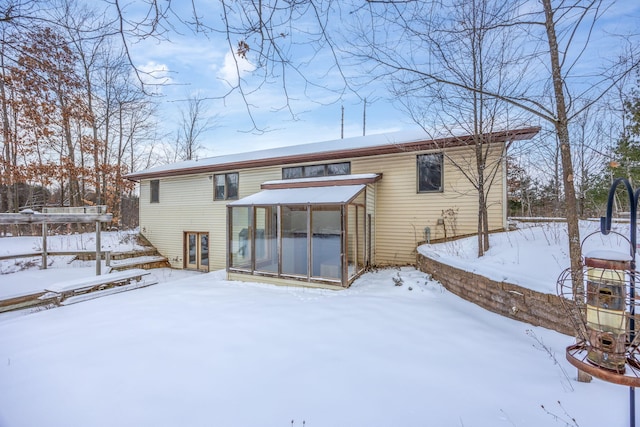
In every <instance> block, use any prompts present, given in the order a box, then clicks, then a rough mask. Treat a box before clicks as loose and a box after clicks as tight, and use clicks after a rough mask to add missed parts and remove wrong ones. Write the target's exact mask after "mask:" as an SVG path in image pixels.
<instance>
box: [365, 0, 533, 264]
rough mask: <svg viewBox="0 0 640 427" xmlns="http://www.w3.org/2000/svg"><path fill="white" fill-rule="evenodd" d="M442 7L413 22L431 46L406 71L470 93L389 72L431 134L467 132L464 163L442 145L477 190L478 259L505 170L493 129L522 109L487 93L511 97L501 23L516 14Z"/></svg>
mask: <svg viewBox="0 0 640 427" xmlns="http://www.w3.org/2000/svg"><path fill="white" fill-rule="evenodd" d="M442 7H443V8H444V9H445V10H443V11H442V13H441V14H440V15H438V16H433V15H422V16H419V15H417V16H416V17H415V19H416V20H419V21H420V22H419V23H416V26H419V27H423V28H425V29H426V30H425V31H423V32H422V33H421V39H422V41H424V43H425V44H426V45H427V46H429V47H430V48H429V50H428V51H429V52H430V55H429V62H428V64H426V63H425V62H424V61H425V59H424V55H417V54H416V55H415V56H412V57H410V58H405V60H406V61H407V64H410V67H411V69H415V70H420V69H422V68H423V67H425V66H429V67H432V72H433V73H438V74H440V75H449V76H455V78H456V79H457V80H458V81H460V82H465V83H466V84H469V85H470V86H473V87H476V88H478V90H477V91H471V92H470V91H468V90H467V89H465V88H461V87H459V86H455V85H451V84H445V83H444V82H430V81H428V80H425V79H423V78H420V77H418V78H416V75H415V74H414V73H410V72H407V73H394V74H392V75H391V76H390V77H391V79H392V80H391V81H392V84H393V88H394V93H395V94H396V96H398V97H399V99H400V100H401V101H402V103H403V106H404V108H405V110H406V111H407V113H408V114H409V115H410V116H411V117H412V118H413V120H414V121H415V122H417V123H418V124H420V125H421V126H422V127H423V128H424V130H425V131H427V132H428V133H432V132H433V129H436V132H438V133H439V136H448V137H450V140H451V141H452V142H453V143H454V144H455V142H456V137H458V136H460V135H461V134H465V135H473V143H472V148H473V150H474V151H473V152H474V156H473V159H469V160H470V161H464V160H462V159H456V158H455V157H450V156H447V153H448V151H447V150H446V148H447V147H446V146H444V147H442V148H443V152H444V154H445V156H447V157H448V160H449V161H450V162H451V163H452V164H453V165H454V167H456V168H457V169H458V170H459V172H460V173H461V174H462V175H463V176H464V177H465V178H466V179H467V181H469V182H470V183H471V185H472V186H473V188H474V189H475V191H476V193H477V198H478V226H477V230H478V233H477V237H478V256H482V255H484V253H485V252H486V251H487V250H488V249H489V232H490V229H489V210H488V200H489V193H490V192H491V189H492V187H493V185H494V184H495V178H496V177H497V176H498V173H499V172H500V171H501V170H502V169H503V167H504V157H505V155H506V149H507V147H508V146H509V144H508V143H502V142H500V143H497V142H495V141H493V140H492V134H493V133H494V132H496V131H500V130H505V128H506V127H508V126H511V127H513V126H520V125H522V124H523V123H524V121H523V120H522V118H521V117H518V114H517V113H520V112H518V111H517V110H516V112H515V113H514V112H512V111H510V109H511V110H515V109H513V108H509V107H510V105H509V104H508V103H505V102H504V101H502V100H500V99H498V98H496V97H494V96H489V95H487V94H486V93H485V90H489V89H490V88H494V87H499V88H500V89H501V91H502V93H504V94H505V95H506V94H512V93H515V91H516V89H517V88H518V86H519V85H520V83H521V81H522V76H520V75H518V74H517V73H514V72H513V70H512V69H511V67H510V64H511V63H512V62H514V61H515V58H513V55H514V54H515V50H514V49H513V46H512V45H511V44H512V42H513V39H514V37H513V36H512V34H511V33H512V32H513V31H512V28H511V27H507V26H505V25H504V23H505V22H508V20H509V19H510V17H511V16H512V15H513V13H514V11H512V10H509V9H508V8H507V7H506V6H505V4H504V3H498V2H492V1H490V0H471V1H452V2H451V3H450V4H448V5H443V6H442ZM365 46H366V44H365ZM367 49H368V47H367ZM366 55H367V56H368V54H366ZM409 61H411V62H409ZM436 69H437V71H436ZM520 116H522V113H520ZM434 137H435V136H434ZM434 139H435V138H434Z"/></svg>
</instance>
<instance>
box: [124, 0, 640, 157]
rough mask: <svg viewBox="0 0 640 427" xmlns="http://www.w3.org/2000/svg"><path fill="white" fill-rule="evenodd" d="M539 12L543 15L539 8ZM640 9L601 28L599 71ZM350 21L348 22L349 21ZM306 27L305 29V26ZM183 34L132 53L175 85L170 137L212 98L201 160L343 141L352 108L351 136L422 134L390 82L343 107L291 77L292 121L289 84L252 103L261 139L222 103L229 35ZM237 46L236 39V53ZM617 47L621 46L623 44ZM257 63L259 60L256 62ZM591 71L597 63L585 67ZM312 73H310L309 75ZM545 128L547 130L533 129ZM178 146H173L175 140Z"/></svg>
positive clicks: (208, 6)
mask: <svg viewBox="0 0 640 427" xmlns="http://www.w3.org/2000/svg"><path fill="white" fill-rule="evenodd" d="M173 4H174V7H176V8H177V9H176V11H177V12H178V13H182V14H183V16H187V15H184V14H185V13H188V11H185V10H182V11H181V10H180V9H179V8H180V7H183V6H185V5H188V4H190V2H173ZM196 4H197V5H198V8H199V9H198V11H199V12H200V13H201V16H200V17H201V18H202V19H203V21H206V22H212V23H215V24H216V26H218V27H220V18H219V16H220V11H219V10H218V8H219V3H218V2H203V3H202V4H198V3H196ZM535 7H538V5H537V4H536V5H535ZM639 17H640V5H639V4H637V2H633V1H630V0H624V1H619V2H617V3H613V4H612V5H611V6H609V7H608V8H607V9H606V11H605V14H604V17H603V19H602V21H601V22H600V24H599V26H598V33H597V36H596V37H593V38H592V42H591V46H592V48H593V53H591V54H590V57H591V58H594V61H597V62H594V65H595V64H599V63H600V61H602V60H606V59H610V58H608V57H609V56H610V55H611V51H612V46H611V44H610V42H608V41H607V40H608V38H607V37H602V34H607V33H617V32H620V31H626V30H629V28H631V27H635V29H637V30H639V31H640V29H638V24H637V22H638V19H640V18H639ZM341 18H342V19H346V18H344V17H341ZM298 26H301V25H298ZM175 30H176V31H170V32H168V33H167V38H169V39H170V40H165V39H161V40H157V39H147V40H143V41H141V42H138V43H134V44H131V46H130V51H131V54H132V57H133V60H134V62H135V63H136V65H137V66H138V67H139V68H140V69H142V70H147V71H152V72H153V73H154V74H155V75H157V76H158V77H159V80H160V81H163V82H165V83H168V84H167V85H164V86H162V87H159V88H158V89H157V91H158V94H159V95H161V96H160V105H161V108H160V115H161V119H160V122H161V126H162V127H163V128H164V129H165V131H166V132H171V133H175V130H176V129H177V126H178V122H179V117H180V109H183V110H184V109H185V99H187V98H188V97H189V96H193V95H194V94H198V96H200V97H204V98H209V101H207V105H208V111H209V113H210V114H211V115H212V116H214V115H215V116H216V119H215V120H214V121H215V124H214V126H213V127H212V128H211V129H210V130H209V131H208V132H206V133H205V134H204V135H203V137H202V139H201V142H202V143H203V145H204V148H205V149H204V150H203V151H201V152H200V157H208V156H216V155H223V154H230V153H236V152H244V151H252V150H255V149H263V148H272V147H277V146H284V145H295V144H301V143H308V142H317V141H324V140H333V139H339V138H340V137H341V132H342V130H341V128H342V125H341V114H342V110H341V109H342V107H344V136H345V137H355V136H361V135H362V134H363V127H365V132H366V133H367V134H374V133H384V132H394V131H402V130H415V129H418V126H417V125H416V124H415V122H414V121H412V119H411V118H410V117H409V116H408V114H406V113H405V112H404V111H402V109H401V106H400V104H399V103H398V102H397V101H394V100H393V99H392V96H391V94H390V92H389V90H388V89H387V87H386V85H385V84H384V82H382V81H378V82H375V83H371V84H369V85H367V86H366V87H364V88H362V89H361V92H360V95H359V96H356V95H355V94H352V93H346V94H344V95H343V96H342V99H340V97H339V96H338V95H337V94H336V93H332V92H331V91H330V90H323V89H322V87H320V88H317V87H312V86H309V85H304V82H302V81H300V79H296V78H295V76H294V75H293V73H292V72H291V71H289V74H288V75H287V76H288V77H287V81H288V85H289V87H288V91H289V95H290V98H291V99H292V102H291V107H292V110H293V116H294V117H295V118H294V117H292V113H291V112H289V111H288V110H286V109H283V107H284V101H283V100H284V95H283V91H282V84H281V82H278V81H271V82H270V83H269V84H266V85H263V86H262V87H261V88H260V89H259V90H258V91H256V92H255V93H253V94H251V95H250V100H249V102H250V104H251V105H252V107H253V112H254V118H255V120H256V123H257V125H258V127H259V128H260V129H261V130H266V132H256V131H255V129H253V123H252V122H251V119H250V117H249V115H248V113H247V111H246V105H245V103H244V102H243V101H242V99H241V98H240V97H239V94H238V93H232V94H230V95H229V96H227V97H226V98H225V99H224V100H221V99H215V98H219V97H221V96H222V95H223V94H225V93H226V92H227V91H228V90H229V85H228V83H226V82H234V81H235V80H236V77H235V76H234V75H233V72H234V69H233V57H232V55H233V53H232V52H231V49H230V46H229V44H228V42H227V41H226V40H225V37H224V34H220V33H215V32H210V33H208V35H207V36H206V37H205V36H204V35H202V34H193V33H192V32H190V30H188V29H186V28H184V27H180V26H176V28H175ZM236 42H237V40H235V39H233V40H232V43H233V44H234V46H235V43H236ZM616 43H619V42H618V41H616ZM294 48H295V49H298V50H299V52H295V54H294V55H293V56H294V57H295V58H296V59H297V58H302V59H307V58H308V57H310V56H311V52H309V51H308V49H307V50H305V47H304V46H294ZM323 55H327V52H321V53H320V54H319V55H318V56H317V57H316V58H315V61H316V63H317V64H329V63H331V59H330V58H329V57H328V56H326V57H325V56H323ZM248 58H249V60H253V59H252V58H251V57H250V56H248ZM237 59H238V60H239V61H240V62H241V68H242V69H243V70H244V74H243V77H245V78H247V79H249V78H250V76H251V74H252V72H254V70H255V66H254V65H252V64H251V63H250V62H249V61H247V60H244V59H242V58H237ZM578 65H579V66H581V67H586V68H587V69H588V68H589V67H590V65H591V64H590V63H589V61H583V62H581V63H580V64H578ZM307 72H309V71H307ZM314 72H315V73H316V74H315V76H314V77H313V80H314V82H317V83H318V84H319V86H324V87H327V88H331V87H332V85H333V84H334V83H335V81H336V79H335V74H333V73H335V69H322V70H320V69H319V70H314ZM348 72H349V73H355V74H357V73H358V72H360V70H359V69H358V68H350V69H349V70H348ZM333 89H336V87H335V86H334V87H333ZM364 97H366V98H367V100H368V102H367V106H366V126H364V124H363V120H364V102H363V100H362V99H361V98H364ZM531 124H532V125H538V124H539V123H537V122H536V123H531ZM169 139H171V138H169Z"/></svg>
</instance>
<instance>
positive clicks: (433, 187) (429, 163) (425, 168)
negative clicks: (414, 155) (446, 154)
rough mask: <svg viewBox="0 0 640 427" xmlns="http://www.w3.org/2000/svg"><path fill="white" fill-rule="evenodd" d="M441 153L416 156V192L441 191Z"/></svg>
mask: <svg viewBox="0 0 640 427" xmlns="http://www.w3.org/2000/svg"><path fill="white" fill-rule="evenodd" d="M442 165H443V156H442V153H436V154H421V155H419V156H418V193H430V192H441V191H442V171H443V169H444V168H443V167H442Z"/></svg>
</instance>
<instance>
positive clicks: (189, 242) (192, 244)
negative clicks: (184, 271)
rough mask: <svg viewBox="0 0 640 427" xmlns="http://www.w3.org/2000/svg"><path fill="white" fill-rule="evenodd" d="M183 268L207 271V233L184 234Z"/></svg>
mask: <svg viewBox="0 0 640 427" xmlns="http://www.w3.org/2000/svg"><path fill="white" fill-rule="evenodd" d="M184 240H185V245H184V250H185V254H184V259H185V268H188V269H191V270H202V271H209V233H200V232H191V231H189V232H186V233H184Z"/></svg>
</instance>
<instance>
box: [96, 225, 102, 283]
mask: <svg viewBox="0 0 640 427" xmlns="http://www.w3.org/2000/svg"><path fill="white" fill-rule="evenodd" d="M100 246H102V243H101V242H100V221H96V276H100V275H101V274H102V271H101V267H102V254H101V253H100V249H101V248H100Z"/></svg>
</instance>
